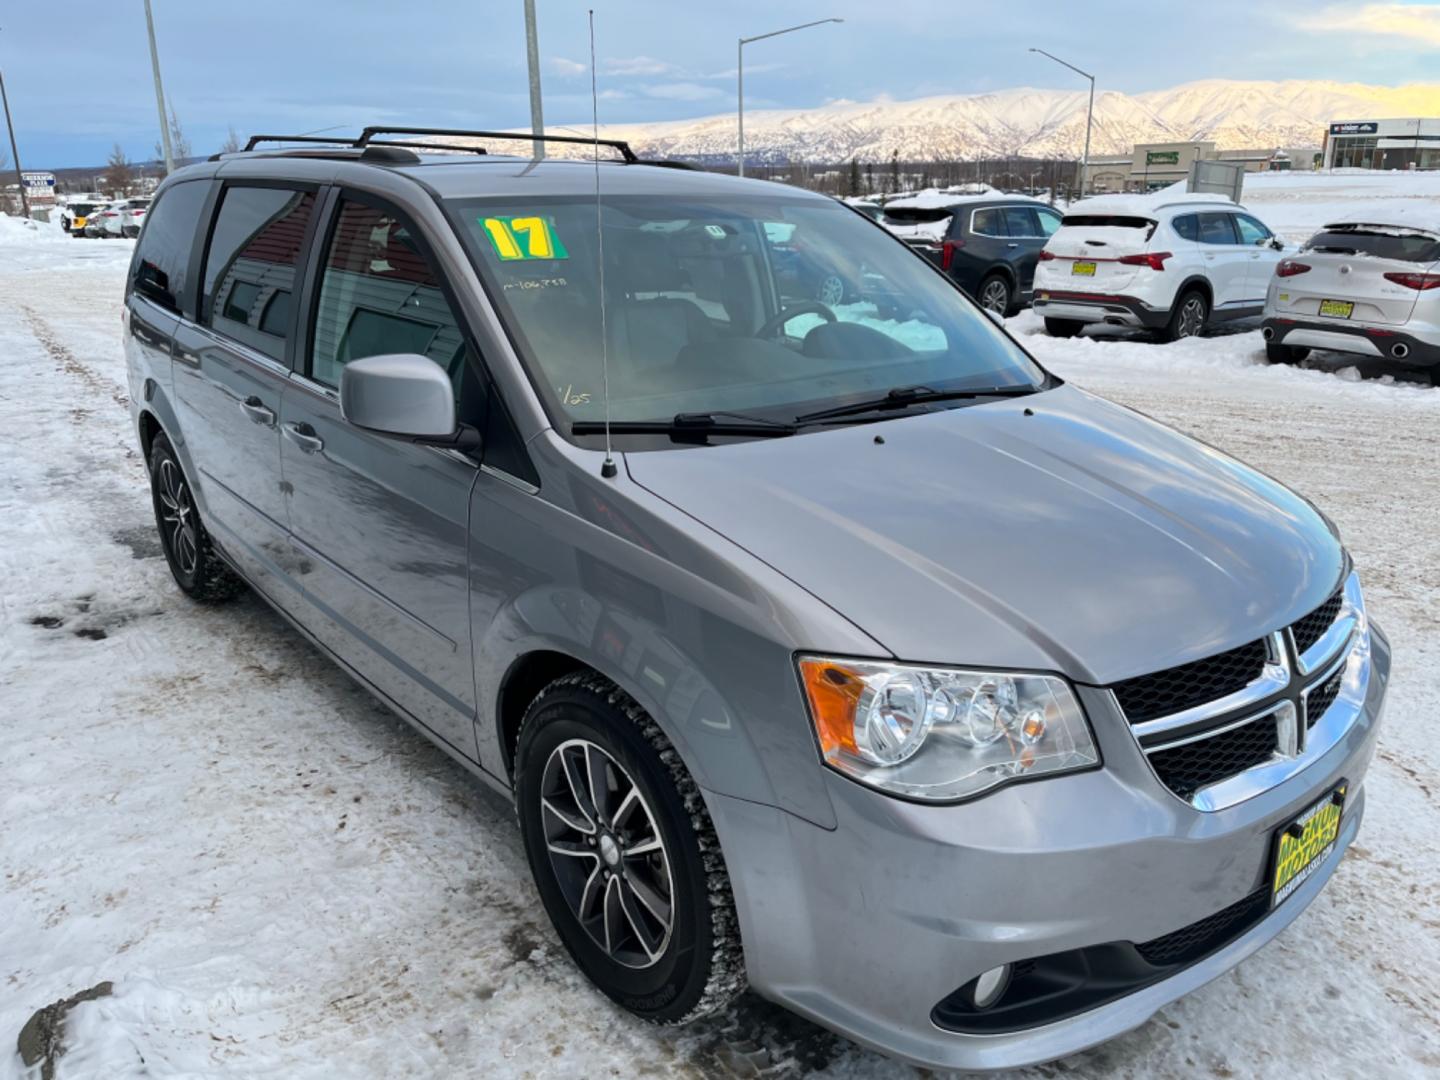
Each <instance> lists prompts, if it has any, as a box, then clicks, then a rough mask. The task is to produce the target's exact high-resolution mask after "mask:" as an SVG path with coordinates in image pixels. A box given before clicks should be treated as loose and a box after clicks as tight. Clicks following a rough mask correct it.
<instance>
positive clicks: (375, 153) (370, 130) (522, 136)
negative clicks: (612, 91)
mask: <svg viewBox="0 0 1440 1080" xmlns="http://www.w3.org/2000/svg"><path fill="white" fill-rule="evenodd" d="M377 135H419V136H425V137H434V136H439V137H441V138H464V139H511V140H515V141H519V142H534V141H535V136H534V135H532V134H528V133H526V132H519V131H472V130H469V129H466V128H392V127H367V128H366V129H365V130H364V131H362V132H361V133H360V137H359V138H356V139H352V138H350V137H348V136H343V135H342V136H328V135H251V136H250V138H249V139H248V140H247V141H246V143H245V148H244V151H242V152H244V153H249V152H251V151H253V150H255V149H256V148H257V147H258V146H259V144H260V143H291V144H294V143H301V144H304V145H306V146H317V147H319V146H327V147H333V148H334V149H335V150H336V151H347V150H348V151H358V152H359V153H358V155H357V156H359V157H360V159H361V160H369V161H389V162H393V163H401V162H409V161H410V159H412V158H413V159H414V160H415V161H419V158H418V157H416V156H415V155H414V154H413V153H412V154H404V151H406V150H451V151H457V152H464V153H471V154H485V153H487V152H488V151H487V150H486V149H485V147H483V146H454V145H450V144H446V143H432V142H422V141H420V140H418V139H377V138H376V137H375V136H377ZM540 138H541V140H542V141H544V142H555V143H572V144H577V145H581V146H608V147H610V148H611V149H612V150H615V151H617V152H618V153H619V154H620V157H621V158H622V159H623V160H624V162H625V164H626V165H640V164H648V165H666V166H668V167H670V168H684V167H685V166H683V165H680V164H679V163H676V162H668V161H650V162H642V161H641V160H640V158H639V157H638V156H636V154H635V151H633V150H631V149H630V144H629V143H628V142H625V141H624V140H623V139H587V138H585V137H584V136H581V135H542V136H541V137H540ZM392 148H393V149H392ZM278 149H284V147H279V148H278ZM309 152H310V153H314V154H317V155H323V153H324V151H320V150H315V151H309ZM402 154H403V155H404V156H402ZM222 156H223V155H221V154H215V155H214V156H212V157H211V159H210V160H211V161H218V160H219V159H220V158H221V157H222Z"/></svg>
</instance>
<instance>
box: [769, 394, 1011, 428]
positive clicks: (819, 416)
mask: <svg viewBox="0 0 1440 1080" xmlns="http://www.w3.org/2000/svg"><path fill="white" fill-rule="evenodd" d="M1038 392H1039V388H1038V387H1034V386H982V387H965V388H963V389H959V390H936V389H934V388H933V387H930V386H896V387H892V388H891V389H890V390H887V391H886V392H885V396H884V397H878V398H869V399H867V400H865V401H857V402H854V403H852V404H850V405H836V406H834V407H833V408H829V409H817V410H816V411H815V412H808V413H801V414H800V415H799V416H797V417H796V418H795V423H797V424H809V423H812V422H814V421H816V420H829V419H831V418H833V417H839V416H858V415H860V414H861V413H868V412H879V411H881V410H883V409H904V408H907V407H908V406H911V405H924V404H926V403H927V402H931V401H963V400H968V399H970V398H982V397H1023V396H1024V395H1026V394H1034V393H1038Z"/></svg>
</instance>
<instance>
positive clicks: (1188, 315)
mask: <svg viewBox="0 0 1440 1080" xmlns="http://www.w3.org/2000/svg"><path fill="white" fill-rule="evenodd" d="M1204 328H1205V301H1204V300H1201V299H1200V297H1198V296H1191V297H1189V298H1188V299H1186V301H1185V303H1184V304H1182V305H1181V306H1180V322H1179V323H1178V324H1177V325H1176V327H1175V336H1176V337H1195V336H1197V335H1198V334H1199V333H1200V331H1201V330H1203V329H1204Z"/></svg>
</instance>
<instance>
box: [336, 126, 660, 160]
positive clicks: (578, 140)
mask: <svg viewBox="0 0 1440 1080" xmlns="http://www.w3.org/2000/svg"><path fill="white" fill-rule="evenodd" d="M376 135H441V136H459V137H462V138H467V139H515V140H518V141H521V142H534V141H535V136H534V135H533V134H528V133H526V132H523V131H467V130H466V129H464V128H391V127H367V128H366V129H365V130H364V131H362V132H361V133H360V137H359V138H358V139H356V140H355V141H354V142H353V143H351V144H350V145H352V146H361V147H363V146H367V145H369V144H370V143H371V141H372V140H373V139H374V137H375V136H376ZM540 139H541V140H542V141H544V142H554V143H575V144H577V145H581V146H608V147H610V148H611V149H612V150H616V151H618V152H619V154H620V156H621V157H622V158H624V159H625V164H627V165H638V164H639V163H640V159H639V158H638V157H637V156H636V155H635V151H633V150H631V149H630V144H629V143H627V142H625V141H624V140H623V139H587V138H585V137H584V136H582V135H542V136H540ZM392 145H402V144H398V143H394V144H392ZM403 145H409V146H413V145H415V144H414V143H406V144H403ZM424 145H432V144H428V143H427V144H424ZM439 149H465V148H463V147H448V148H447V147H443V146H442V147H439Z"/></svg>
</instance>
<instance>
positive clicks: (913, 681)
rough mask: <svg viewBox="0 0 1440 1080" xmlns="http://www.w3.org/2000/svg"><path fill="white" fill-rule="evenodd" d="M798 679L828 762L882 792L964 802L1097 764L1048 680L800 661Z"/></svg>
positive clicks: (1086, 737) (1063, 691) (1074, 708)
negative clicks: (1031, 779) (1010, 784)
mask: <svg viewBox="0 0 1440 1080" xmlns="http://www.w3.org/2000/svg"><path fill="white" fill-rule="evenodd" d="M800 679H801V682H802V683H803V684H804V687H805V696H806V698H807V700H808V701H809V704H810V719H811V721H812V722H813V723H814V725H815V734H816V735H817V736H818V737H819V740H820V750H821V753H822V754H823V755H824V758H825V762H826V764H828V765H830V766H831V767H832V768H834V769H836V770H838V771H840V772H842V773H844V774H845V775H847V776H850V777H853V778H854V779H856V780H859V781H860V782H861V783H863V784H869V785H870V786H871V787H874V788H879V789H880V790H881V791H888V792H892V793H894V794H896V795H905V796H908V797H910V798H915V799H927V800H934V801H937V802H938V801H950V800H956V799H965V798H969V797H971V796H974V795H978V794H980V793H981V792H983V791H988V790H990V789H991V788H994V787H998V786H999V785H1001V784H1004V783H1006V782H1007V781H1010V780H1016V779H1021V778H1026V779H1028V778H1029V777H1032V776H1044V775H1047V774H1053V773H1060V772H1069V771H1071V770H1075V769H1084V768H1089V767H1091V766H1093V765H1097V764H1099V761H1100V755H1099V752H1098V751H1097V750H1096V749H1095V741H1094V739H1093V738H1092V737H1091V735H1090V728H1089V725H1088V724H1086V722H1085V714H1084V712H1083V711H1082V710H1081V708H1080V703H1079V702H1078V701H1077V700H1076V699H1075V694H1074V692H1073V691H1072V690H1071V689H1070V686H1069V684H1067V683H1066V682H1065V681H1064V680H1063V679H1057V678H1055V677H1054V676H1050V675H1031V674H1026V673H1024V672H994V671H965V670H963V669H958V668H938V667H915V666H911V665H905V664H885V663H879V662H871V661H867V660H838V659H831V658H828V657H816V656H802V657H801V658H800Z"/></svg>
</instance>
